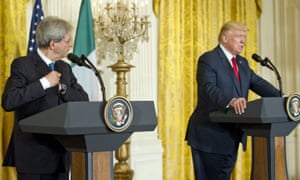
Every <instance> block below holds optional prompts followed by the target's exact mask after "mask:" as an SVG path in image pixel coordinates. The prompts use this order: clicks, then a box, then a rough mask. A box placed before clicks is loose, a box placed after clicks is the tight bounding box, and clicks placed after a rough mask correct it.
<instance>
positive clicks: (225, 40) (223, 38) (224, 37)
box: [221, 35, 228, 43]
mask: <svg viewBox="0 0 300 180" xmlns="http://www.w3.org/2000/svg"><path fill="white" fill-rule="evenodd" d="M221 38H222V41H223V42H224V43H227V42H228V41H227V37H226V36H225V35H222V36H221Z"/></svg>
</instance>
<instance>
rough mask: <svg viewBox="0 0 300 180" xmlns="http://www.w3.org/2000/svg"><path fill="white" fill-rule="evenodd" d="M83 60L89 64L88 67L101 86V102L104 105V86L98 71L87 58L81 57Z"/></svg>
mask: <svg viewBox="0 0 300 180" xmlns="http://www.w3.org/2000/svg"><path fill="white" fill-rule="evenodd" d="M83 58H84V59H85V60H86V61H87V62H88V63H89V65H90V66H91V67H92V70H93V71H94V73H95V75H96V77H97V78H98V81H99V83H100V86H101V92H102V100H103V102H104V104H105V103H106V94H105V86H104V82H103V79H102V77H101V75H100V74H99V71H98V70H97V68H96V67H95V66H94V64H93V63H92V62H91V61H90V60H89V59H88V58H87V57H85V56H83Z"/></svg>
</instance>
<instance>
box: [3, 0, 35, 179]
mask: <svg viewBox="0 0 300 180" xmlns="http://www.w3.org/2000/svg"><path fill="white" fill-rule="evenodd" d="M28 1H29V0H18V1H15V0H1V1H0V7H2V8H1V11H0V17H1V18H0V49H1V50H0V59H1V61H0V94H1V95H2V92H3V88H4V84H5V81H6V79H7V77H8V75H9V71H10V64H11V62H12V60H13V59H14V58H15V57H18V56H20V55H25V54H26V47H27V44H26V31H27V29H26V8H27V7H26V5H27V3H28ZM0 101H1V96H0ZM0 121H1V123H0V131H1V135H0V136H1V138H0V143H1V149H0V152H1V157H0V165H1V164H2V162H3V159H4V154H5V152H6V148H7V145H8V143H9V139H10V135H11V132H12V128H13V113H7V112H5V111H4V110H3V109H2V108H1V109H0ZM0 179H3V180H4V179H5V180H15V179H17V178H16V172H15V168H12V167H3V166H0Z"/></svg>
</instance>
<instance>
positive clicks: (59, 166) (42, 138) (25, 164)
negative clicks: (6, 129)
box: [2, 52, 88, 174]
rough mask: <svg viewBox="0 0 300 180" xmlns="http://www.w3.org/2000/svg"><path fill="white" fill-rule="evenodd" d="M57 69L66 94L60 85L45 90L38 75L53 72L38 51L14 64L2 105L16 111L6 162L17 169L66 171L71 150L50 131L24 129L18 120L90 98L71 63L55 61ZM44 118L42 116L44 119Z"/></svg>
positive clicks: (50, 171) (41, 75) (17, 60)
mask: <svg viewBox="0 0 300 180" xmlns="http://www.w3.org/2000/svg"><path fill="white" fill-rule="evenodd" d="M55 70H56V71H58V72H60V73H61V74H62V76H61V80H60V82H61V83H64V84H65V85H66V86H67V90H66V92H65V94H61V93H60V92H59V91H58V86H56V87H52V88H49V89H47V90H44V89H43V87H42V85H41V83H40V81H39V79H40V78H42V77H43V76H45V75H46V74H48V73H49V72H50V69H49V67H48V66H47V64H46V63H44V61H42V59H41V58H40V56H39V55H38V54H37V52H33V53H32V54H31V55H29V56H25V57H20V58H17V59H15V60H14V61H13V62H12V64H11V75H10V77H9V78H8V80H7V82H6V85H5V89H4V92H3V95H2V107H3V108H4V109H5V110H6V111H14V115H15V123H14V130H13V135H12V137H11V141H10V145H9V148H8V150H7V153H6V156H5V160H4V165H9V166H16V168H17V171H18V172H24V173H39V174H40V173H53V172H57V171H62V172H63V171H67V170H68V168H69V164H70V154H68V153H67V151H66V150H65V149H64V147H63V146H62V145H61V144H60V143H58V141H56V140H55V139H54V137H52V136H51V135H42V134H30V133H23V132H21V130H20V128H19V126H18V122H19V121H21V120H22V119H23V118H26V117H28V116H30V115H33V114H36V113H39V112H42V111H44V110H47V109H49V108H52V107H55V106H57V105H59V104H62V103H64V102H68V101H88V95H87V93H86V92H85V91H84V89H83V88H82V87H81V86H80V85H79V84H78V83H77V80H76V78H75V76H74V74H73V73H72V70H71V67H70V65H69V64H67V63H65V62H64V61H61V60H59V61H56V63H55ZM41 121H42V119H41Z"/></svg>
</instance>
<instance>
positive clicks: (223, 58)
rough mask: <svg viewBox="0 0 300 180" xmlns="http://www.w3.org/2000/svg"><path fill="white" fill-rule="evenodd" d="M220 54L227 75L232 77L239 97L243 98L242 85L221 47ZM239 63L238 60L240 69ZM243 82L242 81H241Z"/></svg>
mask: <svg viewBox="0 0 300 180" xmlns="http://www.w3.org/2000/svg"><path fill="white" fill-rule="evenodd" d="M219 54H220V58H221V59H222V63H223V66H224V67H225V69H226V70H227V72H226V73H227V74H228V75H229V76H230V77H231V79H232V82H233V85H234V89H235V91H236V93H237V95H238V96H242V89H241V84H240V83H239V81H238V79H237V78H236V76H235V74H234V72H233V69H232V66H231V64H230V63H229V62H228V59H227V58H226V56H225V54H224V53H223V51H222V50H221V48H220V47H219ZM239 62H240V61H238V60H237V64H238V68H240V66H239ZM241 81H242V79H241Z"/></svg>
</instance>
